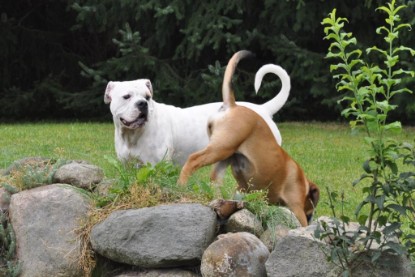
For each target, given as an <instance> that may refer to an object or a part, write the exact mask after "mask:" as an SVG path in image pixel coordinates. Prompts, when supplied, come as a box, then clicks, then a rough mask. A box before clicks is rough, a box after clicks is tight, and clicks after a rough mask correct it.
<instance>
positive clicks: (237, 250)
mask: <svg viewBox="0 0 415 277" xmlns="http://www.w3.org/2000/svg"><path fill="white" fill-rule="evenodd" d="M268 256H269V251H268V249H267V247H266V246H265V245H264V244H263V243H262V242H261V241H260V240H259V239H258V238H257V237H256V236H255V235H253V234H251V233H247V232H241V233H228V234H224V235H220V236H219V237H218V240H217V241H215V242H214V243H212V244H211V245H210V246H209V247H208V248H207V249H206V251H205V253H204V254H203V258H202V265H201V267H200V270H201V272H202V276H204V277H225V276H226V277H239V276H245V277H261V276H267V275H266V270H265V261H266V260H267V258H268Z"/></svg>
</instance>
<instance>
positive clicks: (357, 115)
mask: <svg viewBox="0 0 415 277" xmlns="http://www.w3.org/2000/svg"><path fill="white" fill-rule="evenodd" d="M404 8H405V6H404V5H400V6H397V4H396V1H395V0H392V1H391V2H389V3H387V5H385V6H381V7H379V8H378V9H377V10H378V11H382V12H384V13H385V14H386V19H385V23H386V24H385V25H384V26H381V27H379V28H377V29H376V33H377V34H379V35H384V37H383V39H384V42H385V47H384V48H382V47H380V46H379V47H378V46H373V47H370V48H368V49H366V54H367V55H368V56H366V57H364V53H363V51H362V50H360V49H359V48H358V47H357V45H358V44H357V40H356V38H355V37H354V36H353V34H352V33H350V32H346V31H344V24H345V23H346V22H347V19H345V18H341V17H337V16H336V10H335V9H334V10H333V11H332V12H331V13H330V14H329V16H328V17H327V18H325V19H324V20H323V22H322V24H323V25H324V26H325V28H324V31H325V34H326V37H325V38H326V39H328V40H330V41H331V44H330V47H329V52H328V54H327V57H328V58H335V59H337V60H339V63H337V64H332V65H331V66H330V70H331V71H332V72H336V75H334V78H335V79H336V80H337V81H338V83H337V90H338V91H339V92H342V93H344V97H343V99H342V100H341V101H342V102H347V103H348V104H349V106H348V107H347V108H345V109H344V110H343V112H342V115H343V116H345V117H346V118H349V117H351V118H352V120H351V121H350V124H351V127H352V128H353V129H354V130H357V129H363V130H364V131H365V132H366V137H365V143H366V144H367V145H368V149H369V155H370V156H369V158H368V159H367V160H366V161H365V162H364V164H363V170H364V174H362V176H361V177H360V178H359V179H358V180H356V181H355V182H354V183H353V185H355V186H356V185H358V184H362V185H363V187H362V191H363V193H364V195H365V198H364V199H363V201H362V202H361V203H360V204H359V205H358V207H357V209H356V213H355V214H356V217H357V219H358V221H359V224H360V227H359V230H358V232H362V233H363V234H362V235H357V234H355V235H353V236H352V237H347V238H346V237H344V228H343V229H341V227H342V226H343V223H346V224H347V223H348V222H349V221H350V219H349V218H348V217H346V216H342V217H341V218H340V220H341V221H343V223H340V222H339V221H336V222H337V223H336V224H335V225H336V226H335V227H334V228H335V229H334V231H333V230H330V228H329V227H328V226H327V225H323V226H322V228H320V229H319V230H317V232H316V235H317V236H318V237H319V236H320V237H325V236H327V234H328V233H331V234H335V235H336V236H337V239H338V240H339V241H341V242H342V243H341V247H340V249H342V248H343V250H344V251H343V254H342V255H337V254H336V255H332V256H331V258H332V259H337V260H339V259H340V260H341V259H343V261H340V263H341V266H342V268H343V269H344V270H345V272H346V274H348V273H350V269H349V268H348V266H350V264H351V263H350V259H351V258H352V257H351V256H353V257H355V255H354V254H355V253H352V252H350V251H348V250H346V249H345V248H348V247H349V246H350V245H352V244H354V243H355V242H356V241H359V242H360V243H362V244H363V246H364V250H369V249H370V247H371V245H372V244H373V243H374V242H376V243H378V244H379V245H380V250H382V251H386V250H392V251H394V252H396V253H397V254H399V255H405V254H408V253H412V254H413V253H415V235H414V234H415V224H414V221H413V219H414V214H415V209H414V207H415V205H414V204H415V202H414V196H415V195H414V194H415V173H414V170H413V168H414V167H415V164H414V162H413V161H414V157H415V156H414V154H415V150H414V147H413V145H411V144H409V143H399V142H397V141H395V140H394V139H392V138H390V137H389V136H388V135H390V134H391V133H393V132H399V131H400V130H401V123H400V122H399V121H395V122H389V121H388V119H389V118H390V113H391V112H392V111H394V110H396V108H397V105H394V104H392V100H393V98H394V97H396V96H398V95H400V94H403V93H411V91H410V90H409V89H408V88H406V87H404V86H402V84H405V82H404V80H405V77H408V76H409V77H414V75H415V73H414V72H413V71H411V70H409V69H406V68H405V63H404V58H407V57H408V55H409V56H414V55H415V50H413V49H411V48H409V47H405V46H403V45H399V44H398V40H399V35H400V33H401V32H402V31H403V30H404V29H408V28H410V25H409V24H407V23H401V22H400V21H401V18H400V16H399V12H400V11H401V10H402V9H404ZM375 54H376V56H374V58H373V61H371V62H365V60H364V58H365V59H369V57H371V56H372V55H375ZM411 168H412V170H411ZM329 195H331V196H333V194H329ZM404 224H406V226H404ZM405 228H407V230H405ZM393 236H398V237H399V238H400V243H399V242H395V241H393V240H390V239H388V238H390V237H393ZM361 250H362V249H359V248H357V249H355V251H356V252H359V251H361ZM379 256H380V253H379V252H374V255H373V256H372V261H373V262H375V261H376V260H377V259H378V258H379ZM349 258H350V259H349Z"/></svg>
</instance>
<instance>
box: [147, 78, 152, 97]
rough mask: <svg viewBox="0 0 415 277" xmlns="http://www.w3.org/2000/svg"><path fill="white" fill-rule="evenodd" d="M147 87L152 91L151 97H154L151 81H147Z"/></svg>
mask: <svg viewBox="0 0 415 277" xmlns="http://www.w3.org/2000/svg"><path fill="white" fill-rule="evenodd" d="M146 86H147V87H148V89H149V90H150V93H151V96H153V86H152V85H151V82H150V80H146Z"/></svg>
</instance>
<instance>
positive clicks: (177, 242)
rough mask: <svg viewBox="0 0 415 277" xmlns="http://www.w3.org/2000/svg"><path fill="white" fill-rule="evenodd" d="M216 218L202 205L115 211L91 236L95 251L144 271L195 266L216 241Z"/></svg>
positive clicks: (176, 205) (94, 228)
mask: <svg viewBox="0 0 415 277" xmlns="http://www.w3.org/2000/svg"><path fill="white" fill-rule="evenodd" d="M216 225H217V221H216V214H215V212H214V211H212V209H210V208H209V207H206V206H204V205H201V204H172V205H161V206H156V207H150V208H143V209H137V210H124V211H115V212H113V213H112V214H111V215H110V216H109V217H108V218H107V219H105V220H104V221H103V222H101V223H99V224H97V225H95V226H94V227H93V229H92V232H91V244H92V248H93V249H94V250H95V251H96V252H98V253H99V254H101V255H102V256H104V257H107V258H109V259H111V260H113V261H116V262H121V263H126V264H131V265H137V266H141V267H145V268H162V267H172V266H182V265H185V266H187V265H188V266H193V265H196V264H198V263H199V262H200V260H201V258H202V254H203V252H204V250H205V249H206V248H207V247H208V245H209V244H210V243H211V242H212V241H213V239H214V236H215V230H216Z"/></svg>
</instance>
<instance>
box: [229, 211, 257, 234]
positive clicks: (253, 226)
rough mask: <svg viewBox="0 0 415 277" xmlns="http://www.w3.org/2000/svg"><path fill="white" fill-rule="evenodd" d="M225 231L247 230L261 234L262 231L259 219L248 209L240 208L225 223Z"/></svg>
mask: <svg viewBox="0 0 415 277" xmlns="http://www.w3.org/2000/svg"><path fill="white" fill-rule="evenodd" d="M225 230H226V232H233V233H237V232H248V233H251V234H254V235H256V236H257V237H259V236H261V234H262V233H263V232H264V228H263V227H262V223H261V221H260V220H259V219H258V218H257V217H256V216H255V215H254V214H253V213H251V212H250V211H249V210H247V209H242V210H239V211H237V212H235V213H233V214H232V215H231V216H230V217H229V219H228V222H227V223H226V225H225Z"/></svg>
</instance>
